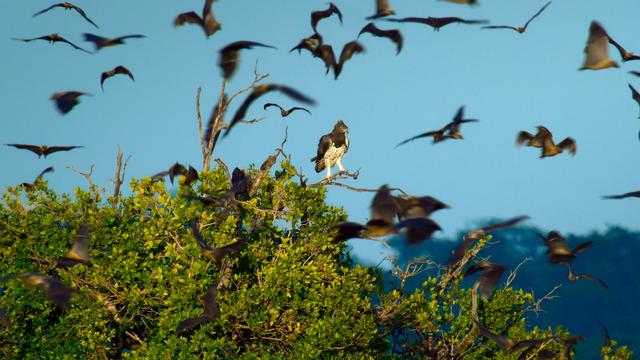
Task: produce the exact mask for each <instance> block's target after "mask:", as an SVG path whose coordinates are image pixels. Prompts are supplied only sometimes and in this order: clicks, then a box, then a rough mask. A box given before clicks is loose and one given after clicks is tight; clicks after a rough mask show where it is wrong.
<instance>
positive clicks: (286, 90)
mask: <svg viewBox="0 0 640 360" xmlns="http://www.w3.org/2000/svg"><path fill="white" fill-rule="evenodd" d="M271 91H278V92H281V93H283V94H284V95H287V96H288V97H290V98H292V99H293V100H297V101H300V102H302V103H304V104H309V105H314V104H315V103H316V101H315V100H313V99H312V98H310V97H308V96H306V95H304V94H302V93H301V92H299V91H298V90H296V89H293V88H291V87H288V86H285V85H279V84H261V85H258V86H256V87H254V88H253V91H252V92H251V93H250V94H249V96H247V98H246V99H245V100H244V101H243V102H242V104H240V107H239V108H238V110H236V113H235V114H234V116H233V119H232V120H231V123H229V126H228V128H227V131H226V132H225V133H224V135H223V137H226V136H228V135H229V133H230V132H231V129H232V128H233V127H234V126H235V125H236V124H237V123H238V122H239V121H241V120H243V119H244V117H245V115H246V114H247V110H249V106H251V104H252V103H253V102H254V101H255V100H256V99H257V98H259V97H261V96H262V95H264V94H266V93H269V92H271Z"/></svg>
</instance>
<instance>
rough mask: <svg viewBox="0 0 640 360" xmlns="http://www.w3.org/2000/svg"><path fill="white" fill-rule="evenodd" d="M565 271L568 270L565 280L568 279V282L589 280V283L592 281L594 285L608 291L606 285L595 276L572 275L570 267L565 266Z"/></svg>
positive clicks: (568, 265)
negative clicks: (598, 285) (596, 284)
mask: <svg viewBox="0 0 640 360" xmlns="http://www.w3.org/2000/svg"><path fill="white" fill-rule="evenodd" d="M567 269H568V273H567V278H568V279H569V281H573V282H575V281H580V280H589V281H593V282H595V283H598V284H600V285H601V286H602V287H603V288H605V289H609V286H607V284H606V283H605V282H604V281H602V280H600V279H598V278H597V277H595V276H591V275H589V274H579V275H574V274H573V272H572V271H571V265H570V264H567Z"/></svg>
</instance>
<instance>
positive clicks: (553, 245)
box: [537, 231, 593, 264]
mask: <svg viewBox="0 0 640 360" xmlns="http://www.w3.org/2000/svg"><path fill="white" fill-rule="evenodd" d="M537 235H538V237H540V238H541V239H542V240H544V244H545V245H546V246H547V252H546V253H547V254H549V262H550V263H552V264H571V262H572V261H573V259H574V258H575V257H576V255H577V254H579V253H581V252H583V251H585V250H586V249H588V248H589V247H591V245H592V244H593V241H585V242H583V243H582V244H580V245H578V246H576V247H575V248H574V249H573V250H571V249H569V244H568V243H567V240H566V239H565V238H564V237H563V236H562V235H560V233H559V232H557V231H550V232H549V234H548V235H547V236H546V237H545V236H543V235H541V234H537Z"/></svg>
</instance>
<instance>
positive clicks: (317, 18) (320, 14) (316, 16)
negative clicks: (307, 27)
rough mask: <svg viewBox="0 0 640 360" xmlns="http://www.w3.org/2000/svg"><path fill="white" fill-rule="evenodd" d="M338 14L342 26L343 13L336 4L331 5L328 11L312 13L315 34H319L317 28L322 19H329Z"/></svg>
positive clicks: (312, 25)
mask: <svg viewBox="0 0 640 360" xmlns="http://www.w3.org/2000/svg"><path fill="white" fill-rule="evenodd" d="M333 14H336V15H338V19H339V20H340V25H342V13H341V12H340V9H338V7H337V6H336V5H335V4H334V3H329V8H328V9H326V10H318V11H314V12H312V13H311V28H312V29H313V32H314V33H317V32H318V30H317V29H316V27H317V26H318V22H319V21H320V20H322V19H325V18H328V17H329V16H331V15H333Z"/></svg>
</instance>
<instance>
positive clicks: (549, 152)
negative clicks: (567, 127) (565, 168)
mask: <svg viewBox="0 0 640 360" xmlns="http://www.w3.org/2000/svg"><path fill="white" fill-rule="evenodd" d="M537 128H538V133H536V135H532V134H530V133H528V132H526V131H521V132H519V133H518V136H517V137H516V144H518V145H525V146H531V147H541V148H542V153H541V155H540V157H541V158H544V157H549V156H555V155H558V154H560V153H562V152H563V151H565V150H567V151H569V153H571V155H575V154H576V150H577V146H576V142H575V140H573V139H572V138H570V137H568V138H565V139H564V140H562V141H561V142H560V143H558V144H557V145H556V144H555V143H554V142H553V135H552V134H551V132H550V131H549V130H548V129H547V128H545V127H544V126H538V127H537Z"/></svg>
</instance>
